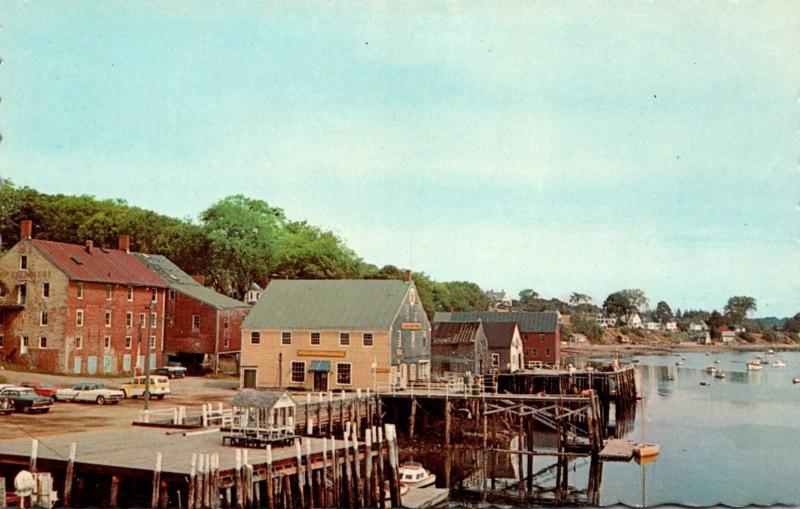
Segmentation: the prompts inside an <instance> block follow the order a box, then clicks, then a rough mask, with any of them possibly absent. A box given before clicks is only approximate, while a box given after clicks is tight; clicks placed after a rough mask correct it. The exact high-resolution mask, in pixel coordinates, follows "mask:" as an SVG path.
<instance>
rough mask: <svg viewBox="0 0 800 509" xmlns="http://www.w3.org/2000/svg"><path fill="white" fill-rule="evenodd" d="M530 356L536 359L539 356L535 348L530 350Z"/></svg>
mask: <svg viewBox="0 0 800 509" xmlns="http://www.w3.org/2000/svg"><path fill="white" fill-rule="evenodd" d="M531 355H532V356H534V357H536V356H537V355H539V350H538V349H537V348H534V349H532V350H531Z"/></svg>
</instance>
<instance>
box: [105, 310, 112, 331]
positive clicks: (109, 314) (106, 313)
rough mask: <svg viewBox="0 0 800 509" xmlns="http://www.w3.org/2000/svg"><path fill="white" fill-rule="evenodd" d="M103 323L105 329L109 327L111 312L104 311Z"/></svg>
mask: <svg viewBox="0 0 800 509" xmlns="http://www.w3.org/2000/svg"><path fill="white" fill-rule="evenodd" d="M103 322H104V323H105V324H106V327H111V310H110V309H106V311H105V314H104V318H103Z"/></svg>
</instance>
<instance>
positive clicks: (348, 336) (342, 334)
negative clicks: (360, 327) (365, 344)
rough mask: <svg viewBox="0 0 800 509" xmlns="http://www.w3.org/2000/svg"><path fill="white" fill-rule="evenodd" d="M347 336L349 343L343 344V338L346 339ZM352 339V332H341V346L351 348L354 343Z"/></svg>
mask: <svg viewBox="0 0 800 509" xmlns="http://www.w3.org/2000/svg"><path fill="white" fill-rule="evenodd" d="M345 336H347V343H346V344H345V343H343V342H342V338H344V337H345ZM351 339H352V337H351V334H350V331H346V330H343V331H339V346H350V345H352V344H353V342H352V341H351Z"/></svg>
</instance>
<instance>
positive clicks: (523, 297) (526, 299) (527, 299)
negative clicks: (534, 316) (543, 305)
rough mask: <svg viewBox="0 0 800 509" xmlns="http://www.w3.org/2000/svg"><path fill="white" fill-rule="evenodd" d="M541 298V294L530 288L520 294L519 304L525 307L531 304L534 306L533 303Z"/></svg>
mask: <svg viewBox="0 0 800 509" xmlns="http://www.w3.org/2000/svg"><path fill="white" fill-rule="evenodd" d="M538 298H539V294H538V293H536V292H534V291H533V290H531V289H530V288H526V289H524V290H522V291H521V292H519V302H520V304H522V305H523V306H527V305H529V304H533V301H535V300H536V299H538Z"/></svg>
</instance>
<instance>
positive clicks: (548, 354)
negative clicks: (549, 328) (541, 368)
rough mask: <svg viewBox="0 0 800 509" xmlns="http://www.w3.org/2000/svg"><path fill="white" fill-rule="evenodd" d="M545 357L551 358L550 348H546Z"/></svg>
mask: <svg viewBox="0 0 800 509" xmlns="http://www.w3.org/2000/svg"><path fill="white" fill-rule="evenodd" d="M544 355H545V357H550V349H549V348H545V349H544Z"/></svg>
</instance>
